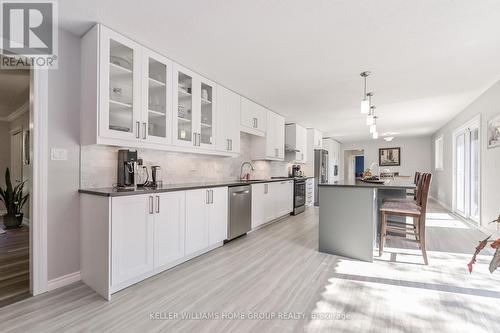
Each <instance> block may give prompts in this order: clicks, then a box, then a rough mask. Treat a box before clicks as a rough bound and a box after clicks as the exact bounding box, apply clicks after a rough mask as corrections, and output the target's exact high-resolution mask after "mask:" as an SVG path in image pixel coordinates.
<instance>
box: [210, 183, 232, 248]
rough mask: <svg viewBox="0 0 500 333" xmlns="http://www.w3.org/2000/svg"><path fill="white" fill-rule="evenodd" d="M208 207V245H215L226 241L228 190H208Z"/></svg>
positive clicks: (219, 188)
mask: <svg viewBox="0 0 500 333" xmlns="http://www.w3.org/2000/svg"><path fill="white" fill-rule="evenodd" d="M210 191H211V192H210V204H209V205H208V244H209V245H210V246H211V245H215V244H218V243H220V242H223V241H224V240H226V239H227V217H228V195H229V194H228V188H227V187H217V188H213V189H210Z"/></svg>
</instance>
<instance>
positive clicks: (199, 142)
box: [198, 133, 201, 146]
mask: <svg viewBox="0 0 500 333" xmlns="http://www.w3.org/2000/svg"><path fill="white" fill-rule="evenodd" d="M198 146H201V133H198Z"/></svg>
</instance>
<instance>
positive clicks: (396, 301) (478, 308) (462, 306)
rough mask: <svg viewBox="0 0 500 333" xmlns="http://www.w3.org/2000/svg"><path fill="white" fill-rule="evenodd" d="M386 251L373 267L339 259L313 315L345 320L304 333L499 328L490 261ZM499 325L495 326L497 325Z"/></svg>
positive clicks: (498, 279)
mask: <svg viewBox="0 0 500 333" xmlns="http://www.w3.org/2000/svg"><path fill="white" fill-rule="evenodd" d="M428 256H429V263H430V264H429V265H428V266H426V265H423V261H422V257H421V253H420V251H419V250H411V249H399V248H385V249H384V253H383V255H382V257H378V255H377V256H376V257H375V261H374V262H373V263H368V262H361V261H357V260H349V259H340V260H339V261H338V263H337V265H336V266H335V269H334V271H333V272H332V277H331V278H329V280H328V284H327V285H325V289H324V291H323V292H322V294H321V300H319V301H318V302H317V303H316V309H315V310H314V311H315V312H319V313H322V312H329V313H345V314H348V317H349V320H330V321H328V320H323V319H315V320H311V321H310V322H309V323H308V324H307V326H306V331H307V332H320V331H322V330H325V329H331V330H335V331H346V332H355V331H356V330H358V331H359V330H362V331H366V330H370V331H373V332H383V331H384V329H385V328H386V327H392V330H391V331H392V332H409V331H440V332H484V331H493V330H492V325H493V326H495V325H500V321H499V320H500V314H499V313H498V311H497V310H496V309H498V307H499V306H500V274H499V273H495V274H490V272H489V271H488V264H489V261H490V259H491V258H490V256H482V255H481V256H478V260H477V264H476V265H475V267H474V271H473V273H472V274H469V273H468V271H467V266H466V265H467V262H468V261H469V260H470V255H468V254H461V253H450V252H433V251H429V252H428ZM497 323H498V324H497Z"/></svg>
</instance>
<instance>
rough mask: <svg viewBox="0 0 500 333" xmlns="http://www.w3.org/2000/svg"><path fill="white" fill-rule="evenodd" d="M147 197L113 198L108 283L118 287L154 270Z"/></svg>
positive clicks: (151, 217) (150, 199) (151, 214)
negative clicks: (109, 277) (110, 265)
mask: <svg viewBox="0 0 500 333" xmlns="http://www.w3.org/2000/svg"><path fill="white" fill-rule="evenodd" d="M153 199H154V198H153V196H150V195H136V196H127V197H118V198H113V200H112V212H113V214H112V218H111V219H112V220H111V237H112V240H113V241H112V242H111V246H112V249H111V253H112V256H111V262H112V270H111V284H112V285H113V286H117V285H120V284H123V283H127V281H131V280H134V279H136V278H138V277H140V276H143V275H146V274H148V273H149V272H152V271H153V269H154V256H153V251H154V237H153V235H154V207H153V206H154V202H153V201H154V200H153Z"/></svg>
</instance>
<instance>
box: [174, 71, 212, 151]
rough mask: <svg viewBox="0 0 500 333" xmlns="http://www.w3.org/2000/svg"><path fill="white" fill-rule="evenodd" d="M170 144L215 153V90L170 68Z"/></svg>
mask: <svg viewBox="0 0 500 333" xmlns="http://www.w3.org/2000/svg"><path fill="white" fill-rule="evenodd" d="M173 81H174V94H173V100H174V106H177V110H176V111H175V112H174V117H173V122H172V123H173V134H174V137H173V142H174V144H175V145H178V146H187V147H198V148H200V149H207V150H213V149H215V136H214V135H215V133H216V132H215V130H216V128H215V127H216V126H215V119H216V100H217V97H216V86H215V84H214V83H213V82H211V81H209V80H207V79H205V78H203V77H201V76H199V75H198V74H196V73H194V72H193V71H191V70H189V69H187V68H184V67H182V66H180V65H177V64H174V80H173Z"/></svg>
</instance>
